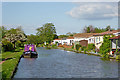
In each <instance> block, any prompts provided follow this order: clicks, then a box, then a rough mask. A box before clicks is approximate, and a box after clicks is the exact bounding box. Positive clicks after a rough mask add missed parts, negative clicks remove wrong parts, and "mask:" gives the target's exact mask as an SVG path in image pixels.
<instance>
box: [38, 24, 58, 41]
mask: <svg viewBox="0 0 120 80" xmlns="http://www.w3.org/2000/svg"><path fill="white" fill-rule="evenodd" d="M55 34H56V29H55V27H54V25H53V23H46V24H44V25H43V27H40V28H37V35H38V36H41V37H42V39H43V40H44V42H48V43H50V42H51V41H52V40H53V39H54V35H55Z"/></svg>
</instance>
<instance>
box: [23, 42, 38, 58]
mask: <svg viewBox="0 0 120 80" xmlns="http://www.w3.org/2000/svg"><path fill="white" fill-rule="evenodd" d="M23 57H24V58H37V57H38V53H37V51H36V45H33V44H29V45H25V48H24V52H23Z"/></svg>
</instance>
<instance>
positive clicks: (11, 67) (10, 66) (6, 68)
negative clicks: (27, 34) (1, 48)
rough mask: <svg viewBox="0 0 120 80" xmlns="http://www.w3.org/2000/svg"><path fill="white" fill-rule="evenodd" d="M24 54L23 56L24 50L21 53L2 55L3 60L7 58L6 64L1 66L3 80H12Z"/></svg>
mask: <svg viewBox="0 0 120 80" xmlns="http://www.w3.org/2000/svg"><path fill="white" fill-rule="evenodd" d="M22 54H23V50H21V51H19V52H3V53H2V60H4V59H6V58H7V60H5V62H3V63H2V64H0V66H1V67H2V70H1V71H0V72H2V79H3V80H8V79H11V77H12V76H13V73H14V71H15V68H16V67H17V65H18V62H19V59H20V57H21V55H22Z"/></svg>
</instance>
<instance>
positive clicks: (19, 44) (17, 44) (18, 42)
mask: <svg viewBox="0 0 120 80" xmlns="http://www.w3.org/2000/svg"><path fill="white" fill-rule="evenodd" d="M15 45H16V47H17V48H18V47H20V46H21V42H20V41H19V40H18V41H17V42H16V43H15Z"/></svg>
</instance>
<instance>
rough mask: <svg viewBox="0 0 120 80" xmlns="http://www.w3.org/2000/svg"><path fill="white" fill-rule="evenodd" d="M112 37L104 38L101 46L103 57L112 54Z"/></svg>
mask: <svg viewBox="0 0 120 80" xmlns="http://www.w3.org/2000/svg"><path fill="white" fill-rule="evenodd" d="M109 38H110V36H104V37H103V43H102V45H101V46H100V53H101V54H102V55H105V56H106V55H107V54H106V53H109V52H110V40H109Z"/></svg>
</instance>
